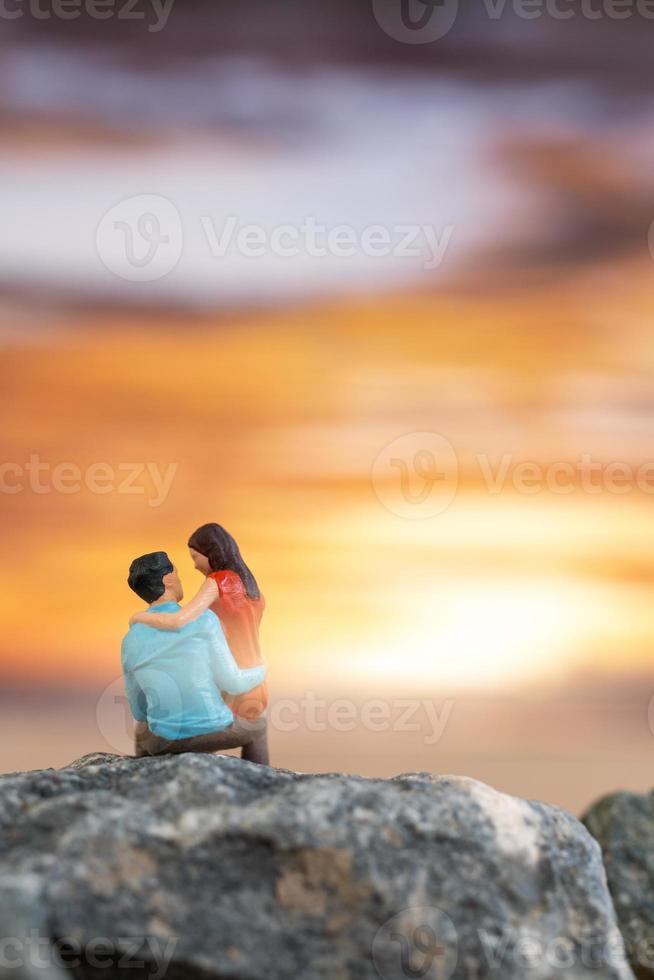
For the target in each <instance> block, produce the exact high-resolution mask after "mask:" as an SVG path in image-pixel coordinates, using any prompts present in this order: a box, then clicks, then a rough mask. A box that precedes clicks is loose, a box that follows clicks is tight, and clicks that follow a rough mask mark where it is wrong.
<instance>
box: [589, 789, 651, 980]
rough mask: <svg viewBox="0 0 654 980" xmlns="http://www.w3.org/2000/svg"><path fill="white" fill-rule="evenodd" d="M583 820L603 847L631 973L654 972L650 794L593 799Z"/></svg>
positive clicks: (646, 973) (643, 975) (649, 975)
mask: <svg viewBox="0 0 654 980" xmlns="http://www.w3.org/2000/svg"><path fill="white" fill-rule="evenodd" d="M583 821H584V823H585V825H586V827H587V828H588V830H589V831H590V832H591V834H592V835H593V837H595V839H596V840H597V841H598V842H599V844H600V847H601V848H602V854H603V857H604V866H605V868H606V877H607V880H608V885H609V890H610V892H611V895H612V896H613V904H614V906H615V911H616V914H617V917H618V925H619V927H620V931H621V932H622V937H623V939H624V942H625V947H626V949H627V955H628V957H629V961H630V963H631V964H632V966H633V969H634V973H635V974H636V976H637V977H641V978H647V977H654V795H653V794H652V793H649V794H647V795H645V796H643V795H640V794H638V793H614V794H612V795H611V796H606V797H604V798H603V799H601V800H599V802H597V803H595V804H594V805H593V806H592V807H591V808H590V809H589V810H588V812H587V813H586V814H585V816H584V817H583Z"/></svg>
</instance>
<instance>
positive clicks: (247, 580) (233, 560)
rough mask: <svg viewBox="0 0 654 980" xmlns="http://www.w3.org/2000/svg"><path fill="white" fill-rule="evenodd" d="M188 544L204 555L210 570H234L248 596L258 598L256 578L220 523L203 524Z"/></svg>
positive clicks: (259, 594)
mask: <svg viewBox="0 0 654 980" xmlns="http://www.w3.org/2000/svg"><path fill="white" fill-rule="evenodd" d="M188 546H189V548H193V551H198V552H199V553H200V554H201V555H204V557H205V558H206V559H207V561H208V562H209V567H210V568H211V571H212V572H222V571H223V570H224V569H228V570H229V571H232V572H236V574H237V575H238V576H240V579H241V581H242V583H243V585H244V586H245V591H246V592H247V594H248V595H249V597H250V598H251V599H259V598H260V596H261V593H260V591H259V586H258V585H257V580H256V579H255V577H254V575H253V574H252V572H251V571H250V569H249V568H248V566H247V565H246V564H245V562H244V561H243V557H242V555H241V552H240V551H239V547H238V545H237V544H236V541H235V540H234V538H233V537H232V536H231V534H230V533H229V531H226V530H225V528H224V527H221V526H220V524H203V525H202V527H199V528H198V529H197V531H194V532H193V534H192V535H191V537H190V538H189V539H188Z"/></svg>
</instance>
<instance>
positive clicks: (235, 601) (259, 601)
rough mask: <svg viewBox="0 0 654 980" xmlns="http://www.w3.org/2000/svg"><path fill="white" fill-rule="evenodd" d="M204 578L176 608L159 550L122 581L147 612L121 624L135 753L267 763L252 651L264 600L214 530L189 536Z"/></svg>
mask: <svg viewBox="0 0 654 980" xmlns="http://www.w3.org/2000/svg"><path fill="white" fill-rule="evenodd" d="M188 547H189V552H190V555H191V558H192V559H193V562H194V564H195V567H196V568H197V570H198V571H199V572H201V573H202V574H203V575H204V576H206V578H205V582H204V583H203V585H202V588H201V589H200V591H199V592H198V594H197V595H196V596H195V597H194V598H193V599H191V601H190V602H188V603H187V604H186V605H185V606H181V605H180V602H181V600H182V599H183V598H184V590H183V588H182V584H181V582H180V579H179V576H178V574H177V569H176V568H175V566H174V565H173V563H172V562H171V561H170V559H169V558H168V555H167V554H166V552H165V551H155V552H153V553H152V554H148V555H142V556H141V557H140V558H136V559H135V560H134V561H133V562H132V564H131V566H130V570H129V578H128V584H129V586H130V588H131V589H132V590H133V591H134V592H136V594H137V595H138V596H139V597H140V598H141V599H143V601H144V602H147V603H148V606H149V608H148V609H147V610H144V611H142V612H138V613H136V614H135V615H134V616H132V618H131V619H130V629H129V632H128V633H127V635H126V636H125V638H124V640H123V645H122V665H123V673H124V677H125V687H126V690H127V697H128V700H129V705H130V708H131V711H132V714H133V715H134V718H135V719H136V722H137V727H136V735H135V751H136V755H137V756H145V755H162V754H166V753H179V752H218V751H222V750H224V749H233V748H238V747H242V751H241V757H242V758H243V759H247V760H248V761H249V762H257V763H260V764H262V765H268V764H269V758H268V734H267V725H266V715H265V711H266V705H267V703H268V691H267V687H266V683H265V676H266V668H265V666H264V665H263V663H262V659H261V653H260V649H259V624H260V622H261V617H262V615H263V610H264V606H265V602H264V598H263V596H262V595H261V593H260V592H259V586H258V585H257V582H256V579H255V577H254V575H253V574H252V572H251V571H250V569H249V568H248V567H247V565H246V564H245V562H244V561H243V558H242V557H241V553H240V551H239V549H238V545H237V544H236V541H235V540H234V538H233V537H232V536H231V534H229V533H228V532H227V531H226V530H225V529H224V528H222V527H221V526H220V525H219V524H204V525H203V526H202V527H200V528H198V530H197V531H195V533H194V534H192V535H191V537H190V538H189V541H188Z"/></svg>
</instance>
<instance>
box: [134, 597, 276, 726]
mask: <svg viewBox="0 0 654 980" xmlns="http://www.w3.org/2000/svg"><path fill="white" fill-rule="evenodd" d="M179 609H180V606H179V605H178V604H177V603H176V602H162V603H161V604H159V605H157V606H154V607H152V608H151V609H149V610H148V612H157V613H160V612H164V613H167V612H177V611H178V610H179ZM122 664H123V673H124V676H125V687H126V690H127V697H128V699H129V704H130V708H131V710H132V714H133V715H134V718H135V719H136V720H137V721H145V722H147V724H148V727H149V729H150V731H151V732H153V733H154V734H155V735H159V736H160V737H161V738H165V739H178V738H190V737H191V736H193V735H204V734H206V733H207V732H215V731H221V730H222V729H224V728H229V726H230V725H231V724H232V722H233V721H234V716H233V714H232V712H231V711H230V709H229V708H228V707H227V705H226V704H225V702H224V701H223V699H222V697H221V694H220V692H221V691H226V692H227V693H228V694H244V693H245V692H246V691H250V690H252V688H253V687H257V685H259V684H261V682H262V681H263V679H264V677H265V674H266V668H265V667H263V666H262V667H250V668H248V669H246V670H241V669H240V668H239V667H237V665H236V663H235V661H234V658H233V656H232V654H231V651H230V649H229V647H228V645H227V641H226V639H225V634H224V633H223V628H222V626H221V625H220V620H219V619H218V617H217V616H216V615H215V614H214V613H212V612H210V611H207V612H204V613H202V615H201V616H198V618H197V619H196V620H194V621H193V622H192V623H188V624H187V625H186V626H184V627H182V629H180V630H175V631H166V630H158V629H153V628H152V627H151V626H145V625H143V624H142V623H137V624H136V625H135V626H132V627H130V630H129V632H128V633H127V635H126V636H125V638H124V639H123V645H122Z"/></svg>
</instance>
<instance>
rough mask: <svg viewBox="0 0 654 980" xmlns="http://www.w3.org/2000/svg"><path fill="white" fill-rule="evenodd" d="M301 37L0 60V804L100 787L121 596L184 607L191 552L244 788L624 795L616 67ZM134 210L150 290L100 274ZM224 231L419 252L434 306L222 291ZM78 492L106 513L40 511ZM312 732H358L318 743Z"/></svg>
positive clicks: (374, 32) (645, 720) (375, 260)
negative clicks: (136, 577)
mask: <svg viewBox="0 0 654 980" xmlns="http://www.w3.org/2000/svg"><path fill="white" fill-rule="evenodd" d="M303 9H304V8H300V7H299V6H298V5H297V4H294V3H288V4H286V3H285V4H280V6H279V9H278V11H277V16H275V17H274V18H273V17H272V14H271V13H270V10H269V6H268V5H264V4H257V3H255V2H248V3H246V4H244V5H243V7H242V9H241V8H240V5H239V10H235V9H234V8H233V5H228V4H226V3H225V4H223V3H218V2H216V3H214V4H213V5H208V4H204V3H202V2H197V3H193V2H189V3H188V4H182V3H180V2H178V4H177V6H176V7H175V8H174V10H173V14H172V16H171V19H170V22H169V23H168V25H167V26H166V27H165V28H164V29H163V30H162V31H161V32H160V33H158V34H156V35H155V34H148V32H147V30H146V29H145V28H144V27H142V26H140V25H135V24H129V23H127V24H119V23H114V22H109V21H107V22H102V23H93V22H88V23H87V22H83V21H79V22H78V21H76V22H74V23H70V24H68V23H59V24H56V23H48V22H43V23H36V22H33V23H30V22H29V20H28V19H27V18H26V19H25V20H21V21H14V22H11V23H10V24H8V25H6V28H7V30H6V34H5V35H3V37H2V40H1V41H0V55H1V58H2V61H1V62H0V64H1V65H2V79H3V85H2V88H1V90H0V127H1V129H2V136H3V153H2V155H1V157H0V177H1V179H0V207H1V209H2V214H3V216H4V221H3V222H2V223H1V227H0V358H1V364H2V386H1V390H0V400H1V401H2V406H3V420H4V424H3V426H2V429H1V432H0V440H1V444H2V460H0V462H1V463H2V464H3V467H4V468H3V470H2V474H3V480H4V482H3V483H2V493H1V495H0V523H1V533H2V540H3V542H4V544H5V549H4V554H5V560H4V562H3V563H2V566H0V577H1V588H0V610H1V614H2V623H3V635H2V647H1V654H0V656H1V663H0V683H1V692H0V710H1V713H2V718H3V732H4V738H3V740H2V744H1V747H0V771H4V772H9V771H13V770H18V769H25V768H45V767H48V766H61V765H64V764H65V763H66V762H69V761H71V760H72V759H73V758H76V757H78V756H81V755H83V754H84V753H86V752H91V751H94V750H103V751H121V752H130V751H131V750H130V741H129V734H130V728H129V725H128V724H127V723H126V719H125V717H124V705H123V704H122V703H121V698H120V691H121V690H122V688H121V683H122V682H121V679H120V642H121V639H122V636H123V634H124V632H125V630H126V628H127V621H128V619H129V616H130V614H131V613H132V612H133V611H135V610H136V609H137V608H138V607H139V600H138V599H137V597H136V596H134V595H133V594H132V593H131V592H130V591H129V589H128V588H127V585H126V577H127V570H128V567H129V564H130V562H131V560H132V559H133V558H134V557H136V556H137V555H140V554H142V553H144V552H149V551H153V550H159V549H163V550H167V551H168V552H169V554H170V555H171V557H172V558H173V560H174V561H175V562H176V564H177V565H178V567H179V570H180V573H181V575H182V580H183V582H184V585H185V590H186V595H187V598H190V597H191V596H192V595H193V594H194V592H195V591H196V589H197V588H199V586H200V584H201V578H200V577H199V576H198V574H197V573H196V572H195V571H194V569H193V566H192V563H191V561H190V559H189V556H188V553H187V549H186V540H187V538H188V536H189V535H190V533H191V532H192V531H193V530H194V529H195V528H196V527H197V526H198V525H199V524H201V523H204V522H206V521H214V520H215V521H219V522H220V523H221V524H223V525H224V526H225V527H227V528H228V529H229V530H230V531H231V532H232V533H233V534H234V535H235V537H236V538H237V540H238V542H239V544H240V546H241V549H242V551H243V554H244V556H245V559H246V561H247V562H248V564H250V566H251V567H252V568H253V570H254V572H255V574H256V576H257V579H258V581H259V583H260V585H261V588H262V591H263V593H264V594H265V596H266V600H267V612H266V615H265V618H264V623H263V631H262V641H263V649H264V653H265V656H266V660H267V662H268V665H269V680H270V688H271V695H272V698H273V703H275V702H284V704H286V706H287V710H286V714H285V715H284V717H285V718H286V719H288V718H289V716H292V717H294V718H295V717H296V716H297V719H298V723H297V725H296V726H295V727H294V726H292V725H289V724H288V723H287V722H285V723H283V724H282V723H280V724H279V725H277V726H274V725H273V730H272V734H271V743H272V754H273V762H274V764H276V765H279V766H283V767H287V768H298V769H304V770H310V771H314V770H315V771H323V770H345V771H351V772H359V773H362V774H364V775H391V774H394V773H397V772H407V771H417V770H430V771H432V772H436V773H460V774H463V775H469V776H473V777H475V778H479V779H482V780H484V781H486V782H489V783H491V784H492V785H494V786H496V787H497V788H499V789H504V790H507V791H509V792H514V793H518V794H520V795H524V796H528V797H531V798H538V799H543V800H547V801H550V802H554V803H559V804H561V805H563V806H565V807H567V808H569V809H571V810H573V811H574V812H579V811H580V810H581V809H582V808H583V807H584V806H585V805H586V804H588V803H589V802H591V800H592V799H594V798H595V797H596V796H598V795H600V794H602V793H605V792H608V791H611V790H614V789H617V788H620V787H622V788H634V789H639V790H645V789H649V788H650V787H651V783H652V779H651V772H652V769H653V765H652V763H653V762H654V734H653V731H652V727H651V726H652V725H654V708H650V699H651V698H652V697H653V696H654V671H653V670H652V650H653V649H654V607H653V603H652V587H653V585H654V523H653V522H652V520H651V515H652V507H653V506H654V503H653V502H654V440H653V438H652V436H653V435H654V345H653V343H652V321H653V315H654V292H653V290H652V283H653V281H654V262H653V259H652V255H651V254H650V249H649V247H648V233H649V229H650V224H651V222H652V221H653V220H654V178H652V177H651V176H650V175H651V174H652V173H654V170H652V166H651V164H652V162H653V161H654V141H653V140H652V137H651V133H652V132H654V130H653V129H652V126H651V122H652V120H651V118H650V117H651V116H652V109H651V99H649V100H648V98H647V90H648V88H649V86H648V84H647V83H648V81H649V75H650V74H651V73H652V72H654V69H653V68H652V65H651V64H650V60H651V59H649V57H645V56H644V53H643V51H644V49H643V42H642V38H641V33H642V32H639V31H638V29H637V25H635V24H633V23H631V22H611V23H605V22H600V23H595V22H592V23H591V22H582V21H581V20H580V19H578V20H576V21H574V22H573V21H570V22H565V23H559V22H548V21H546V20H543V21H541V22H539V23H538V24H533V23H532V22H529V23H527V22H519V21H515V19H511V18H510V17H509V16H508V15H507V17H506V18H503V19H500V20H498V21H496V22H493V23H490V22H486V23H484V22H483V19H482V20H481V21H480V20H477V19H475V18H474V17H473V16H472V15H470V14H466V15H465V16H462V17H461V18H460V23H458V24H457V25H456V27H455V28H454V29H453V31H452V32H451V33H450V34H449V35H448V36H447V38H443V39H441V40H440V41H438V42H437V43H435V44H433V45H424V46H415V47H413V46H411V45H406V44H401V43H400V42H398V41H396V40H393V39H392V38H389V37H388V36H386V35H385V34H384V32H383V30H382V29H381V27H380V25H379V24H378V23H377V22H376V21H375V18H374V16H373V13H372V11H371V10H370V7H369V5H367V4H365V3H361V4H359V3H353V4H350V5H346V4H340V3H334V4H324V5H322V6H321V9H320V14H319V15H316V18H315V19H312V18H309V17H308V16H307V15H306V13H304V14H303V13H302V12H301V11H302V10H303ZM480 16H481V15H480ZM253 24H256V25H257V26H256V29H255V28H254V27H251V25H253ZM249 25H250V26H249ZM4 29H5V27H4V26H3V31H4ZM426 49H429V50H426ZM607 51H610V52H611V58H610V61H609V62H607V61H606V60H605V54H606V52H607ZM617 78H619V84H617V83H616V79H617ZM138 195H158V196H162V197H163V198H165V199H166V200H168V201H171V202H172V203H173V204H174V207H175V209H176V210H177V211H178V212H179V214H180V216H181V222H182V226H183V242H184V244H183V249H182V251H181V256H180V258H179V262H178V263H177V264H176V266H175V268H174V269H172V270H171V271H170V272H169V273H168V274H167V275H166V276H164V277H162V278H161V279H158V280H156V281H152V282H135V281H129V280H127V279H125V278H121V277H120V276H119V275H116V274H115V272H114V271H112V269H111V268H110V267H108V264H107V255H106V253H105V252H103V243H102V241H101V240H100V238H99V237H98V234H99V233H98V228H99V227H100V226H101V222H102V220H103V217H104V216H105V215H106V214H107V213H108V212H110V211H111V209H112V208H114V207H115V206H116V205H118V204H119V203H120V202H121V201H124V200H126V199H129V198H131V197H135V196H138ZM230 215H231V216H235V217H236V218H237V219H238V220H239V221H240V222H241V223H242V224H243V225H250V224H256V225H259V226H261V227H262V228H263V229H266V230H267V231H270V230H272V229H274V228H275V227H278V226H279V225H281V224H284V225H291V226H294V227H298V226H299V225H300V224H301V222H302V221H303V220H304V219H305V218H306V217H307V216H314V217H315V219H316V220H317V221H318V222H322V223H323V224H324V225H326V226H327V227H330V228H333V227H336V226H339V225H347V226H350V227H352V228H354V229H355V230H356V231H357V232H359V233H360V232H361V231H362V229H365V228H369V227H371V226H381V227H382V228H387V229H388V228H391V229H392V228H395V227H397V226H404V225H411V224H418V225H429V226H430V227H433V228H435V229H437V230H438V233H439V234H441V233H443V230H444V229H448V228H449V229H451V237H450V239H449V244H448V247H447V250H446V251H445V255H444V258H443V261H442V262H441V263H440V264H439V265H438V266H437V267H436V268H427V266H428V265H429V264H430V263H429V262H428V256H427V255H426V253H424V254H423V253H421V254H419V255H417V256H413V257H412V258H406V257H396V256H385V257H375V256H370V255H364V254H362V253H360V252H356V254H353V255H351V256H349V257H344V256H342V255H323V256H318V257H316V256H313V255H310V254H305V253H302V254H300V255H298V256H297V257H295V258H288V257H282V256H279V255H274V254H271V253H270V252H266V253H265V254H262V255H261V256H260V257H252V256H248V255H242V254H238V252H237V251H236V250H232V251H231V252H230V254H229V255H228V256H226V257H224V258H217V257H215V256H214V255H212V253H211V250H210V248H209V246H208V243H207V241H206V238H204V237H203V234H202V221H201V219H202V217H203V216H204V217H207V216H208V217H210V219H211V220H212V222H214V224H215V226H216V227H217V228H220V227H222V226H223V225H224V222H225V221H226V220H228V218H229V216H230ZM110 265H111V262H109V266H110ZM434 447H436V448H434ZM35 459H36V460H37V461H38V462H40V463H41V464H43V465H42V469H41V471H40V472H41V476H40V483H38V484H35V483H34V480H33V479H32V480H31V479H30V476H29V471H28V470H27V469H26V467H27V465H28V463H29V462H30V460H32V463H34V461H35ZM582 459H586V460H587V461H590V463H592V465H593V466H594V476H593V478H592V479H591V478H590V477H588V476H587V475H584V473H583V472H582V469H583V467H581V468H580V463H579V461H580V460H582ZM432 463H433V464H435V468H434V467H432ZM62 464H70V466H71V467H72V468H73V469H72V471H70V470H69V486H68V489H67V491H65V492H62V490H61V488H59V489H57V488H55V487H54V486H53V485H52V473H53V471H54V470H55V468H56V467H61V465H62ZM100 464H103V465H104V470H103V471H104V472H109V473H113V474H114V476H113V478H110V479H108V481H107V482H108V483H109V484H111V485H110V486H108V487H105V489H104V490H103V492H97V488H96V491H95V492H92V491H91V490H90V489H89V488H88V487H87V486H85V485H84V479H82V481H81V485H80V486H79V488H78V487H73V486H72V485H73V484H74V483H75V478H74V473H75V472H78V473H80V474H82V476H83V477H84V475H85V474H88V473H89V471H91V470H92V468H93V467H96V468H97V467H98V466H99V465H100ZM523 464H529V466H528V467H527V468H526V469H525V467H524V465H523ZM425 466H426V469H425ZM521 466H522V469H521V470H520V469H518V468H519V467H521ZM43 467H45V468H43ZM71 472H72V474H73V475H72V476H71ZM130 472H132V473H133V474H136V476H135V477H134V480H133V482H132V484H131V485H130V486H129V487H127V486H125V485H124V483H125V480H126V478H127V475H128V473H130ZM166 472H167V473H169V474H170V483H169V485H166V487H165V492H163V490H162V488H161V486H159V487H158V485H156V482H153V474H155V473H156V474H157V475H158V476H161V474H164V473H166ZM502 473H504V477H503V478H501V477H498V481H497V484H498V485H494V484H493V481H492V479H491V478H489V474H491V475H492V474H495V476H497V475H498V474H502ZM534 473H535V474H536V476H535V477H534ZM637 473H640V477H639V478H638V479H636V476H635V475H634V476H633V478H632V477H630V476H629V474H637ZM520 474H522V475H523V476H529V479H525V480H522V479H521V477H520ZM539 474H540V475H539ZM557 474H558V476H557ZM625 474H627V475H626V476H625ZM541 477H542V479H541ZM157 478H158V477H155V481H156V479H157ZM403 478H404V483H403V482H402V479H403ZM19 484H20V486H19ZM121 484H122V488H121ZM412 501H413V502H412ZM307 698H309V699H319V700H321V701H322V702H324V705H325V707H324V713H326V712H328V711H329V706H330V705H332V706H333V705H334V704H335V703H336V702H338V701H341V700H342V699H346V700H347V701H348V702H349V703H351V705H353V706H354V707H353V708H352V714H353V717H355V720H354V721H353V723H352V725H350V726H349V725H340V726H339V725H338V724H333V723H332V722H327V723H325V724H322V722H319V723H316V721H315V718H308V717H307V709H306V701H307ZM371 700H374V701H377V702H379V701H381V702H382V703H383V704H385V705H386V706H388V709H389V711H390V713H391V715H392V716H393V717H394V718H395V719H396V720H397V716H399V714H400V709H399V707H398V705H399V703H400V702H402V703H405V702H409V701H410V702H412V703H413V705H414V709H413V710H414V714H413V718H412V720H413V722H414V725H413V727H412V728H411V727H408V728H407V725H406V724H404V725H402V724H401V723H398V724H397V725H396V727H395V729H394V728H393V726H392V725H387V726H386V728H385V729H384V730H381V731H377V730H372V726H370V725H366V724H365V723H364V722H362V717H363V714H364V706H365V705H366V704H369V703H370V702H371ZM425 701H428V702H430V703H431V704H432V705H435V706H436V710H437V712H438V714H439V717H441V718H442V720H443V730H442V732H441V733H440V735H439V738H438V739H437V740H435V739H434V738H433V737H431V736H432V735H433V731H432V728H431V727H430V722H429V721H428V716H427V714H426V709H425V708H424V702H425ZM289 704H290V705H291V708H290V709H288V705H289ZM334 711H336V709H335V708H334ZM289 712H290V713H289ZM280 717H281V715H280ZM332 721H333V715H332ZM346 728H347V729H348V730H345V729H346Z"/></svg>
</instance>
